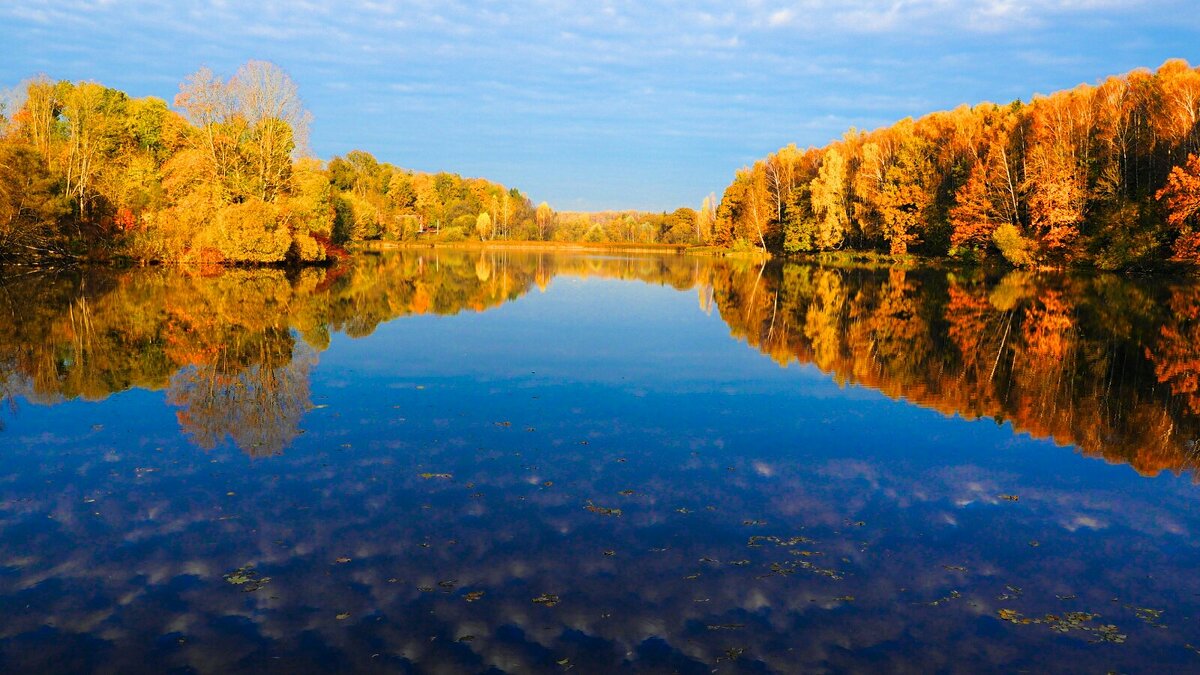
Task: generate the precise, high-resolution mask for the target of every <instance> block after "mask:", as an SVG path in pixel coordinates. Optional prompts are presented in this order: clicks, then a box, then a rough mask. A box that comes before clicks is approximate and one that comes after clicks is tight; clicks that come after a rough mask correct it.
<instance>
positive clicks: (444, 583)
mask: <svg viewBox="0 0 1200 675" xmlns="http://www.w3.org/2000/svg"><path fill="white" fill-rule="evenodd" d="M457 583H458V580H457V579H448V580H446V581H439V582H437V584H438V586H441V587H442V588H454V584H457Z"/></svg>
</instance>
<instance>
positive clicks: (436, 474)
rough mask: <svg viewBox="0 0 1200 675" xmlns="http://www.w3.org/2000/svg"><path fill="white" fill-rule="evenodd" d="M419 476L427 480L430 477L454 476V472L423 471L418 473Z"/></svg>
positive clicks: (444, 477)
mask: <svg viewBox="0 0 1200 675" xmlns="http://www.w3.org/2000/svg"><path fill="white" fill-rule="evenodd" d="M420 476H421V478H422V479H424V480H429V479H430V478H441V479H450V478H454V474H451V473H423V474H420Z"/></svg>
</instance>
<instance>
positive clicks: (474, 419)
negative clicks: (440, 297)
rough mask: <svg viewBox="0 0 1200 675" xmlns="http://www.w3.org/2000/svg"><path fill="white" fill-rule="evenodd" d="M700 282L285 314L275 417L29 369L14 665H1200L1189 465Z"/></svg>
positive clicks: (18, 415)
mask: <svg viewBox="0 0 1200 675" xmlns="http://www.w3.org/2000/svg"><path fill="white" fill-rule="evenodd" d="M405 255H409V254H405ZM444 255H453V254H449V253H447V254H444ZM464 255H467V254H464ZM512 264H523V263H521V262H520V261H519V260H518V262H516V263H512ZM597 264H600V265H603V264H604V263H602V262H600V263H597ZM688 264H692V265H702V266H718V265H723V264H724V263H721V262H719V261H702V262H699V263H692V262H689V263H688ZM130 274H139V273H138V272H132V273H130ZM168 274H170V273H168ZM745 274H746V275H748V276H745V277H744V278H743V282H744V285H749V284H753V283H754V281H755V279H754V275H755V274H756V272H755V271H754V270H750V271H747V272H745ZM771 274H774V272H772V273H771ZM480 276H484V275H482V274H481V275H480ZM488 276H489V279H488V281H489V282H490V281H491V280H492V279H493V278H494V277H492V276H491V275H488ZM126 283H135V282H126ZM189 283H193V284H197V285H199V286H201V287H203V286H204V285H205V284H209V283H212V282H211V281H206V280H205V279H199V280H193V281H191V282H189ZM704 292H705V287H704V284H703V283H698V284H697V286H696V287H693V288H689V289H688V290H676V288H674V287H672V286H671V285H664V284H662V283H660V280H658V279H655V278H653V276H651V277H650V278H648V279H640V280H639V279H628V278H626V279H621V278H613V277H611V276H604V275H588V276H579V275H578V274H573V273H571V272H570V271H567V272H561V273H559V274H558V276H555V277H554V278H553V279H552V280H551V281H550V282H549V284H548V285H547V287H546V289H545V290H544V291H542V290H539V289H538V288H536V287H533V288H531V289H528V290H527V292H523V293H521V294H519V296H518V297H516V298H515V299H511V300H509V301H507V302H504V303H502V304H498V305H495V306H491V307H489V308H486V309H484V310H483V311H474V310H473V309H471V307H469V306H464V307H463V308H461V311H458V312H457V313H451V314H444V315H435V314H403V313H400V314H398V315H397V316H395V317H392V318H388V319H387V320H385V321H383V322H381V323H380V324H379V325H377V326H375V327H374V329H373V330H371V331H370V332H369V334H368V335H360V336H358V337H353V338H352V337H349V336H348V335H347V334H346V332H344V331H337V330H335V331H333V332H332V334H331V337H330V339H329V343H328V346H324V345H318V346H315V347H314V346H311V345H307V344H305V341H304V340H303V339H301V338H300V337H299V336H300V333H301V332H302V328H300V327H298V326H297V325H296V324H297V322H296V321H291V323H289V320H288V319H284V318H281V319H279V320H278V321H274V322H270V321H269V322H267V323H269V324H271V325H278V326H282V327H283V330H284V337H283V338H279V339H280V340H283V341H284V342H288V341H289V340H290V342H291V347H290V349H289V352H290V353H289V354H288V355H287V356H288V358H286V359H284V360H283V361H282V363H283V364H284V365H283V367H282V370H283V371H287V372H286V374H284V375H278V376H277V377H276V379H275V380H274V382H276V383H277V384H276V385H272V386H276V387H277V388H276V389H275V390H273V393H272V395H270V396H266V397H265V398H259V399H257V401H258V402H257V403H256V402H255V401H254V400H243V399H242V398H240V397H241V396H243V394H245V392H248V391H251V390H253V389H254V387H253V386H250V385H245V384H244V385H237V384H233V385H230V386H228V387H227V388H226V390H225V393H223V394H217V395H214V394H212V389H211V388H204V387H201V389H202V391H206V392H209V394H207V395H201V396H192V397H191V398H188V399H187V402H184V401H183V399H181V398H180V397H179V396H178V394H177V392H178V391H180V390H181V389H182V387H181V386H180V384H179V381H178V380H174V382H175V384H173V385H169V386H167V387H165V388H163V387H159V388H153V387H146V386H137V385H135V386H125V385H124V384H123V382H118V381H117V380H119V379H120V378H117V377H116V376H113V375H111V374H109V373H104V372H101V373H98V374H97V375H96V379H98V380H99V381H105V380H106V378H107V379H108V380H111V381H113V382H115V386H113V387H112V391H111V392H108V393H106V394H105V395H103V396H90V397H88V399H86V400H85V399H84V398H80V397H75V396H66V397H63V398H62V399H59V400H47V397H46V396H45V395H44V393H43V394H39V395H35V394H34V393H32V392H31V391H30V389H29V388H28V387H26V389H24V390H23V389H21V388H20V387H19V386H16V385H13V390H14V393H13V394H11V395H10V398H9V402H8V404H10V405H11V406H13V408H11V409H9V410H8V411H7V412H5V413H4V414H3V420H4V429H3V431H0V451H2V459H3V463H2V465H0V669H3V670H4V671H6V672H85V671H93V672H120V673H128V672H263V671H270V672H287V673H295V672H321V671H340V672H347V671H366V672H563V671H567V670H571V671H574V672H684V673H690V672H695V673H700V672H711V671H713V670H714V669H715V670H716V671H718V672H781V673H785V672H799V671H807V672H855V671H874V672H878V671H888V672H938V671H946V672H950V671H961V672H984V671H1004V672H1012V671H1014V670H1021V669H1028V670H1035V671H1049V670H1053V671H1060V672H1106V671H1110V670H1111V671H1121V672H1139V671H1140V672H1164V671H1168V670H1169V671H1174V672H1180V671H1195V670H1200V654H1198V653H1197V649H1198V648H1200V647H1197V648H1193V647H1192V646H1191V645H1197V646H1200V626H1198V625H1197V618H1196V612H1197V611H1198V610H1197V599H1198V598H1200V581H1198V580H1197V579H1196V575H1195V573H1194V570H1195V569H1197V568H1198V565H1200V551H1198V550H1197V546H1196V543H1195V541H1196V539H1195V536H1194V533H1195V531H1196V528H1197V527H1198V526H1200V513H1197V511H1196V509H1195V508H1194V504H1195V503H1196V497H1197V488H1196V486H1195V484H1194V483H1193V480H1192V477H1191V474H1190V472H1189V471H1187V470H1186V469H1181V472H1180V473H1176V472H1175V471H1161V472H1158V473H1157V474H1156V475H1143V474H1145V473H1146V472H1142V473H1139V472H1137V471H1134V470H1133V469H1132V468H1131V467H1130V466H1129V465H1127V464H1125V463H1122V462H1116V461H1104V460H1103V459H1098V458H1096V457H1093V456H1088V453H1083V452H1080V451H1079V449H1078V448H1075V447H1073V446H1072V445H1070V444H1066V445H1061V444H1059V443H1057V442H1055V441H1053V440H1049V439H1045V438H1035V437H1034V436H1032V435H1030V434H1029V433H1024V432H1020V431H1017V430H1016V429H1014V425H1013V423H1011V422H1009V421H1003V420H998V419H997V417H998V416H990V417H989V416H985V417H983V418H982V419H975V420H968V419H965V418H964V417H963V416H962V415H960V414H953V413H948V412H946V411H945V410H942V411H939V410H936V409H934V408H936V407H937V406H931V405H930V404H929V403H928V401H920V400H918V399H919V398H920V397H917V396H913V397H908V396H906V397H903V398H898V399H896V398H892V397H889V396H888V395H885V394H884V393H881V392H880V391H878V390H877V388H873V387H871V386H867V385H863V384H855V383H854V382H844V383H842V384H839V383H838V382H837V381H835V378H834V376H833V375H832V374H830V373H827V372H824V371H822V370H821V369H820V368H818V367H817V366H816V365H813V364H812V363H804V364H802V363H797V362H793V363H791V364H790V365H788V366H787V367H781V366H780V365H779V364H778V363H777V362H776V361H775V360H773V359H771V358H769V357H768V356H766V355H764V354H763V353H762V352H760V351H759V349H756V348H753V347H751V346H750V345H748V344H747V342H746V341H745V340H743V339H739V338H735V337H731V335H730V330H731V328H730V323H729V320H730V319H729V317H733V316H735V315H738V313H739V312H741V311H742V308H741V306H737V305H733V306H731V305H728V304H727V305H726V306H722V307H718V308H716V309H714V310H713V311H711V312H706V311H705V310H704V309H703V308H702V306H701V305H702V303H701V302H700V301H699V300H698V296H702V295H703V294H704ZM761 292H763V291H761V290H759V291H757V293H761ZM743 295H745V294H744V293H743ZM92 302H93V306H94V305H95V304H96V303H99V302H103V297H99V298H95V297H93V298H92ZM291 302H292V305H294V304H295V303H296V301H295V300H294V299H293V300H292V301H291ZM47 304H48V307H47V309H46V312H48V313H51V314H53V313H54V309H55V306H54V303H53V302H49V301H48V302H47ZM166 305H169V303H166V304H164V306H166ZM292 305H289V307H291V306H292ZM58 309H59V310H61V307H59V308H58ZM289 311H290V310H289ZM68 313H69V312H68ZM151 314H153V313H151ZM217 321H218V322H219V321H221V319H220V318H218V319H217ZM777 323H778V322H777ZM100 328H103V327H100ZM101 332H102V331H101ZM143 347H144V345H143ZM21 348H24V349H27V350H29V349H33V348H34V347H33V346H31V345H28V344H27V345H21V344H17V345H16V346H14V347H12V349H13V353H16V352H17V351H19V349H21ZM64 349H65V347H64ZM133 349H134V348H133V347H131V348H130V350H131V352H132V351H133ZM60 351H61V350H60ZM150 351H153V350H150V349H147V352H150ZM59 367H60V368H62V367H63V366H62V365H61V363H60V366H59ZM72 367H81V366H78V364H76V363H74V362H72ZM262 367H264V366H262V365H261V364H259V363H256V362H254V360H253V359H250V360H249V365H248V366H246V367H245V368H243V369H242V370H241V371H238V372H234V371H230V373H232V374H234V375H237V374H238V373H239V372H240V376H241V377H243V378H246V377H249V380H252V381H258V380H254V377H255V376H254V375H253V374H251V375H249V376H247V374H246V373H247V372H248V371H249V372H256V371H254V369H255V368H262ZM202 370H203V368H202V367H198V366H196V365H194V364H193V365H184V366H182V367H181V368H180V369H179V370H178V371H176V372H174V373H173V374H172V377H173V378H180V377H184V376H186V375H187V373H189V372H193V371H196V372H199V371H202ZM235 370H236V369H235ZM1085 370H1086V368H1085ZM181 373H182V375H181ZM230 373H225V374H230ZM37 375H38V374H37V373H34V372H29V369H28V368H27V369H26V370H25V371H20V369H17V371H16V372H14V374H12V375H10V382H18V381H20V380H22V378H36V377H37ZM134 379H136V378H134ZM200 379H203V378H200ZM208 386H209V387H211V386H212V385H208ZM1157 386H1158V387H1159V389H1161V388H1162V386H1163V385H1157ZM280 392H285V393H280ZM245 395H246V396H248V397H249V398H250V399H253V398H254V395H252V394H245ZM1147 395H1148V394H1147ZM206 396H207V397H206ZM214 396H215V399H214ZM198 400H202V401H208V402H209V403H211V402H213V401H214V400H218V401H222V403H220V404H219V405H215V406H214V407H212V408H211V409H210V410H209V411H208V412H204V411H203V410H204V409H205V406H204V405H201V404H198V403H196V401H198ZM1172 400H1173V399H1171V398H1170V397H1167V398H1166V399H1164V402H1163V403H1162V404H1161V406H1162V409H1163V410H1166V409H1168V408H1169V406H1170V404H1171V401H1172ZM1079 405H1080V406H1084V405H1087V402H1086V401H1081V402H1080V403H1079ZM293 408H295V409H296V410H298V411H299V412H298V414H297V415H293V416H291V417H288V415H286V414H284V415H283V416H282V417H281V418H279V419H276V418H275V417H273V416H272V415H273V414H274V413H275V412H277V411H279V410H290V409H293ZM1172 410H1173V409H1172ZM1173 414H1180V415H1182V414H1183V413H1173ZM185 417H186V418H188V419H193V420H194V419H202V420H204V421H203V422H202V423H193V424H191V425H190V426H189V424H188V423H184V422H183V418H185ZM284 418H286V419H284ZM281 420H283V421H281ZM1025 422H1027V420H1026V421H1022V424H1024V423H1025ZM1025 426H1028V425H1027V424H1025ZM198 429H199V430H200V431H197V430H198ZM210 446H211V447H210ZM617 510H619V513H618V511H617ZM239 574H240V576H239ZM266 578H269V580H266ZM245 579H248V580H245Z"/></svg>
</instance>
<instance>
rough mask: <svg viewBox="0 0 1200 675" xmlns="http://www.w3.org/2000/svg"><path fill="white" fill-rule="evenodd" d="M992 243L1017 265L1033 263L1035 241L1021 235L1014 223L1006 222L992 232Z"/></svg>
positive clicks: (1009, 260) (1025, 265)
mask: <svg viewBox="0 0 1200 675" xmlns="http://www.w3.org/2000/svg"><path fill="white" fill-rule="evenodd" d="M992 243H994V244H995V245H996V248H997V249H999V250H1000V255H1002V256H1004V259H1005V260H1007V261H1008V262H1010V263H1012V264H1013V265H1015V266H1017V267H1029V266H1031V265H1033V255H1032V253H1031V251H1032V249H1033V243H1032V242H1030V241H1029V240H1028V239H1026V238H1025V237H1022V236H1021V232H1020V231H1019V230H1017V227H1016V226H1015V225H1013V224H1012V223H1005V224H1003V225H1001V226H999V227H997V228H996V229H995V230H994V231H993V232H992Z"/></svg>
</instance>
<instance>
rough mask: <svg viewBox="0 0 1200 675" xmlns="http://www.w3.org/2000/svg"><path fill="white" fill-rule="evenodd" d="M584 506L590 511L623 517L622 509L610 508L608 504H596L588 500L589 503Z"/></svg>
mask: <svg viewBox="0 0 1200 675" xmlns="http://www.w3.org/2000/svg"><path fill="white" fill-rule="evenodd" d="M583 508H584V509H586V510H587V511H588V512H589V513H598V514H600V515H602V516H615V517H617V518H620V517H621V509H610V508H608V507H606V506H596V505H595V504H593V503H592V502H591V500H588V503H587V504H586V505H585V506H584V507H583Z"/></svg>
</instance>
